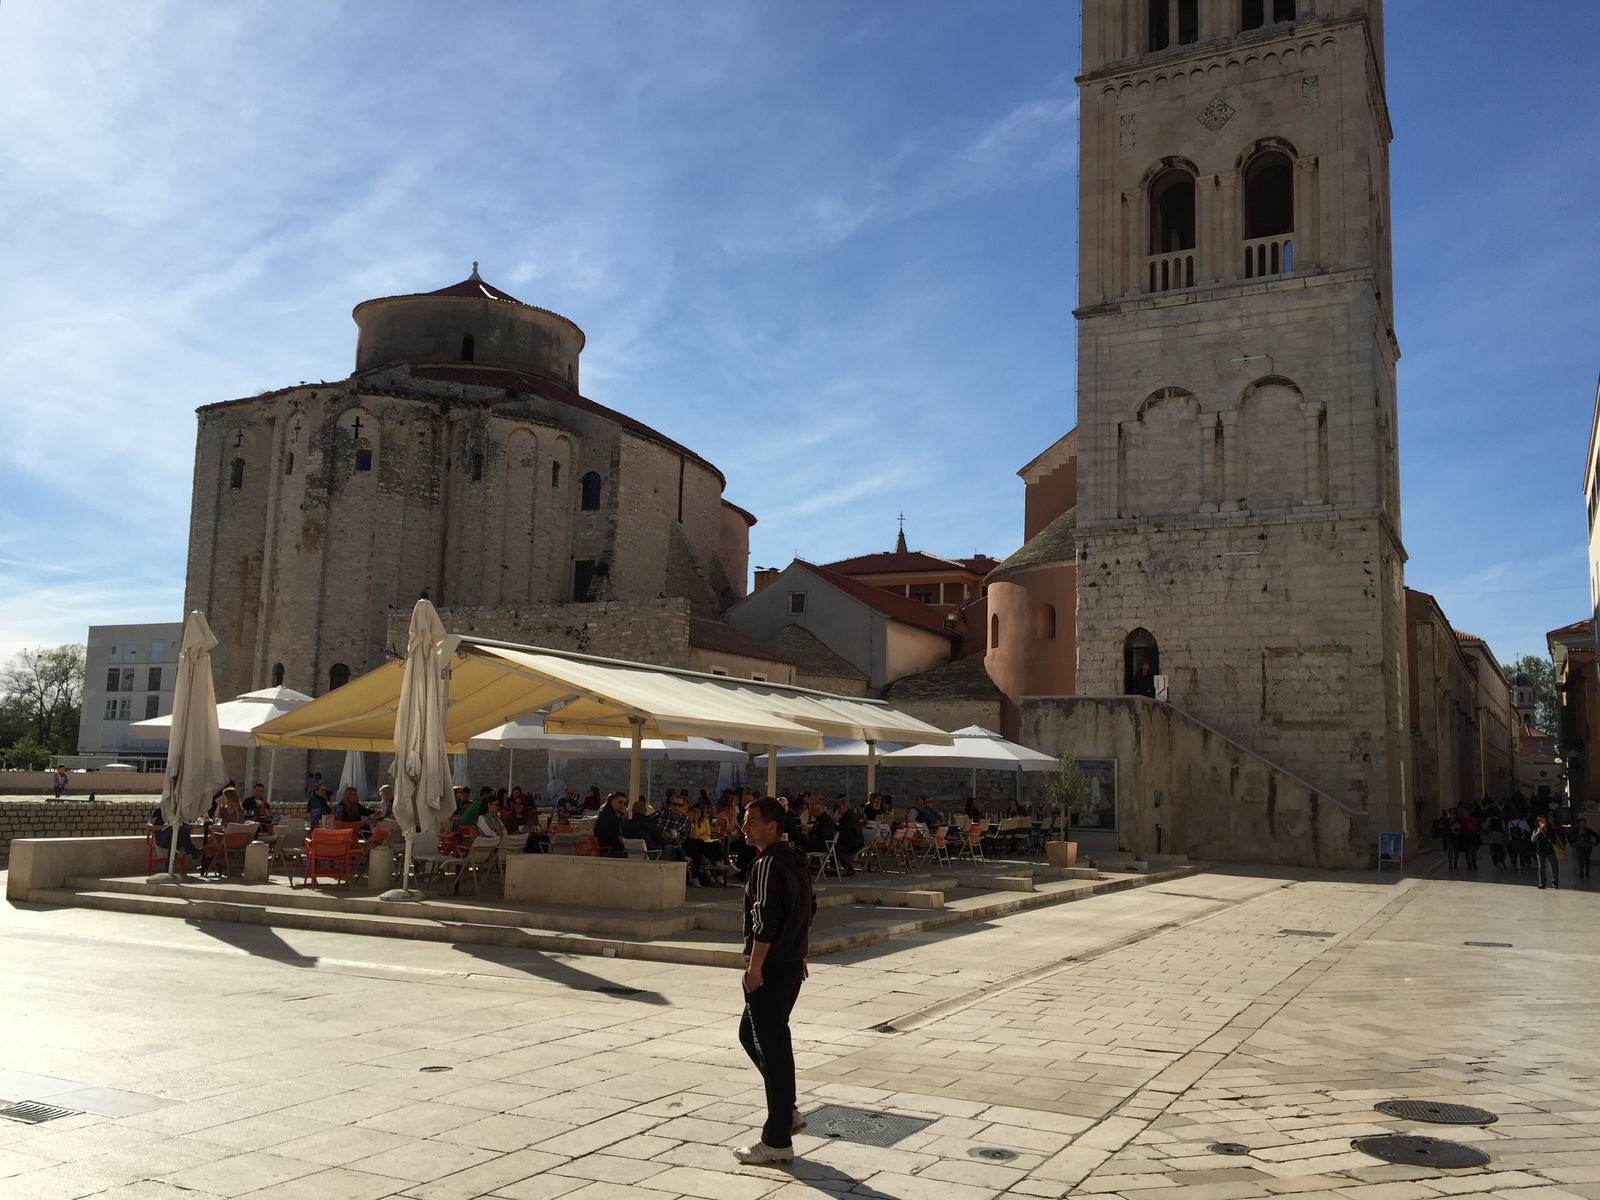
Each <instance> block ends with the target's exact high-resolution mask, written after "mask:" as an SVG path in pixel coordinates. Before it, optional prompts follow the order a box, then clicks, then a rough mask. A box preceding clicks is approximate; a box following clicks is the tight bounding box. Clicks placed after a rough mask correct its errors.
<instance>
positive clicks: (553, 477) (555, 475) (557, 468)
mask: <svg viewBox="0 0 1600 1200" xmlns="http://www.w3.org/2000/svg"><path fill="white" fill-rule="evenodd" d="M550 486H551V487H553V488H558V487H560V486H561V464H560V463H558V462H553V463H551V464H550Z"/></svg>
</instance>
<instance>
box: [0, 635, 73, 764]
mask: <svg viewBox="0 0 1600 1200" xmlns="http://www.w3.org/2000/svg"><path fill="white" fill-rule="evenodd" d="M83 659H84V647H83V646H81V645H76V644H70V643H69V644H68V645H65V646H53V647H45V646H36V647H34V648H33V649H31V650H20V651H18V652H17V653H16V654H15V655H13V656H12V658H11V661H10V662H8V663H6V665H5V666H4V667H0V744H11V745H19V744H21V742H22V740H24V739H29V740H31V741H32V742H33V743H34V744H36V745H39V746H43V747H45V748H46V752H47V753H52V754H72V753H74V752H76V750H77V749H78V722H79V718H80V717H81V715H82V711H83Z"/></svg>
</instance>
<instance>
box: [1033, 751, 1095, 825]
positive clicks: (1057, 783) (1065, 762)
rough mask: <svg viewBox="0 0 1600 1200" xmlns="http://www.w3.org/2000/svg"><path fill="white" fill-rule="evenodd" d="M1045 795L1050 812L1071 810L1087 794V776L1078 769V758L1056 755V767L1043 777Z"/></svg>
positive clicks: (1081, 802) (1080, 802) (1081, 801)
mask: <svg viewBox="0 0 1600 1200" xmlns="http://www.w3.org/2000/svg"><path fill="white" fill-rule="evenodd" d="M1044 791H1045V796H1046V797H1047V798H1048V800H1049V802H1050V809H1051V811H1052V812H1072V811H1074V810H1076V809H1077V808H1078V807H1079V806H1081V805H1082V804H1083V801H1084V797H1086V796H1087V795H1088V794H1089V777H1088V776H1087V775H1085V774H1084V773H1083V772H1082V771H1080V770H1078V760H1077V759H1075V758H1073V757H1072V756H1071V755H1068V754H1058V755H1056V769H1055V770H1054V771H1052V772H1050V774H1049V776H1047V777H1046V779H1045V784H1044Z"/></svg>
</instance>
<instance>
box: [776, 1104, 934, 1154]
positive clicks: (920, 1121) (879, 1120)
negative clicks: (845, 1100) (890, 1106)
mask: <svg viewBox="0 0 1600 1200" xmlns="http://www.w3.org/2000/svg"><path fill="white" fill-rule="evenodd" d="M806 1121H807V1122H808V1123H809V1124H810V1127H811V1129H810V1131H811V1132H812V1133H815V1134H820V1135H821V1136H823V1137H830V1138H837V1139H839V1141H841V1142H857V1143H859V1144H860V1145H863V1146H892V1145H894V1144H895V1143H896V1142H898V1141H899V1140H900V1139H901V1138H906V1137H910V1136H911V1135H912V1134H913V1133H916V1132H917V1131H918V1130H920V1129H926V1128H927V1127H928V1126H929V1125H932V1124H933V1121H932V1120H931V1119H929V1118H927V1117H902V1116H900V1115H899V1114H897V1113H886V1112H873V1111H872V1110H871V1109H868V1108H846V1107H845V1106H844V1105H842V1104H824V1105H823V1106H822V1107H821V1108H819V1109H817V1111H816V1112H814V1113H808V1114H807V1116H806Z"/></svg>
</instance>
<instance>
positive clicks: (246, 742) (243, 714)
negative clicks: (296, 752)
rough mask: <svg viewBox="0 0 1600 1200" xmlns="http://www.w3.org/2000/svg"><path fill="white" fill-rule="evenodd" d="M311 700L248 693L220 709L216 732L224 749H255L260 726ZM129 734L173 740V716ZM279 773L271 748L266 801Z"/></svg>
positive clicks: (281, 692) (289, 691)
mask: <svg viewBox="0 0 1600 1200" xmlns="http://www.w3.org/2000/svg"><path fill="white" fill-rule="evenodd" d="M310 703H311V697H310V696H307V695H306V694H305V693H304V692H297V691H295V690H294V689H293V688H286V687H272V688H262V689H261V690H260V691H257V692H246V693H245V694H244V695H242V696H238V697H236V698H234V699H232V700H229V701H228V702H227V703H225V704H219V705H217V732H218V734H219V736H220V737H221V739H222V744H223V745H224V746H254V745H255V744H256V737H255V731H256V726H257V725H265V724H266V723H267V722H268V721H270V720H272V719H273V718H274V717H281V716H282V715H283V714H284V713H286V712H292V711H294V710H295V709H297V708H299V707H300V706H301V705H302V704H310ZM128 732H129V733H131V734H132V735H133V736H134V737H137V738H148V739H150V740H152V741H159V742H165V741H169V740H170V739H171V737H172V715H171V714H170V713H169V714H168V715H167V716H164V717H151V718H150V719H149V720H148V721H135V722H133V724H131V725H129V726H128ZM277 773H278V748H277V747H276V746H273V747H271V749H270V750H269V751H268V755H267V798H268V799H269V800H270V799H271V798H272V790H273V781H274V779H275V778H276V776H277Z"/></svg>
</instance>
